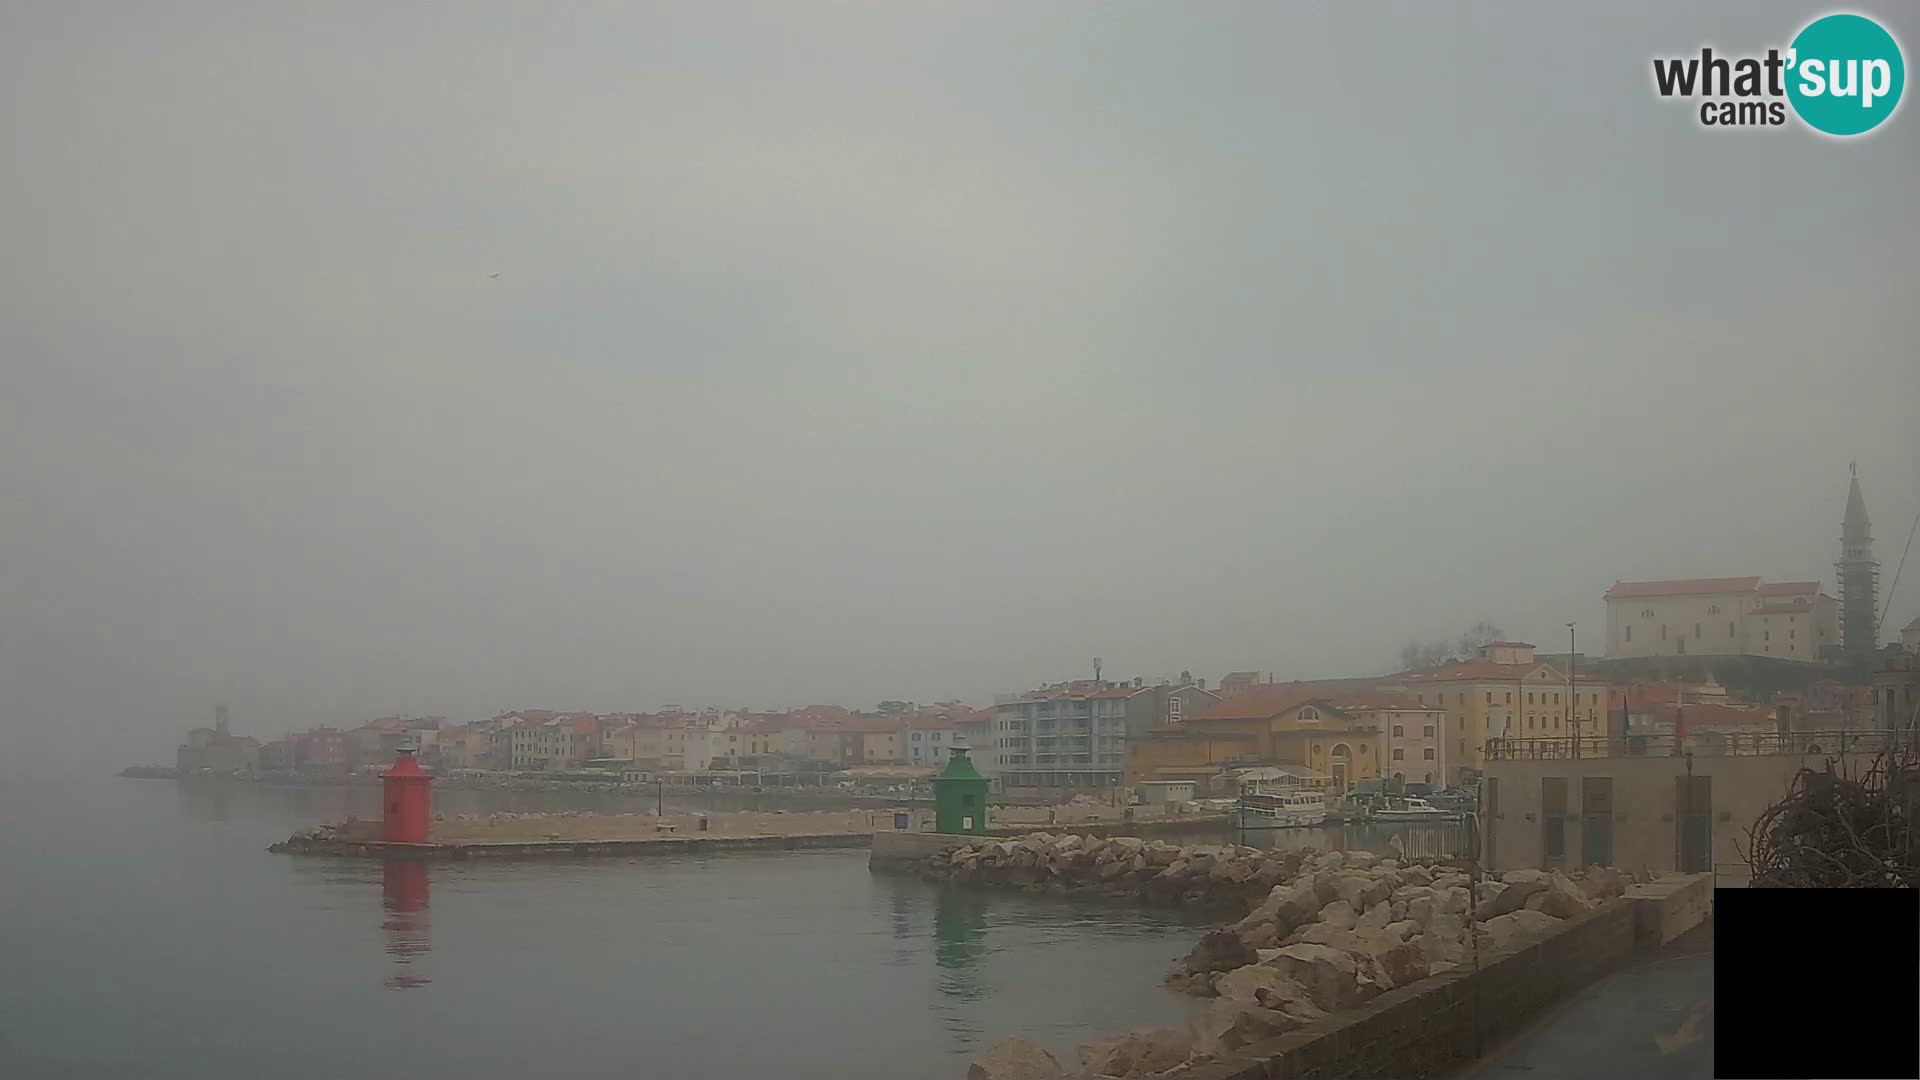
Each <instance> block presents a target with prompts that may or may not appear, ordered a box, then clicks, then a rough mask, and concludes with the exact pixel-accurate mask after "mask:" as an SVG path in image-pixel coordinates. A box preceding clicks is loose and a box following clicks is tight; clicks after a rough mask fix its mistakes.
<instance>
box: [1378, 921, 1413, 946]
mask: <svg viewBox="0 0 1920 1080" xmlns="http://www.w3.org/2000/svg"><path fill="white" fill-rule="evenodd" d="M1385 933H1386V934H1387V935H1388V936H1389V937H1394V938H1398V939H1399V940H1401V941H1406V940H1407V939H1409V938H1412V937H1416V936H1418V935H1419V933H1420V924H1419V923H1417V922H1414V921H1413V920H1412V919H1401V920H1399V921H1398V922H1390V923H1388V924H1387V928H1386V931H1385Z"/></svg>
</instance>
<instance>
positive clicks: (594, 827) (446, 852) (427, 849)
mask: <svg viewBox="0 0 1920 1080" xmlns="http://www.w3.org/2000/svg"><path fill="white" fill-rule="evenodd" d="M892 820H893V815H892V814H889V813H879V812H874V811H866V810H853V811H835V810H820V811H811V812H807V813H752V812H740V813H715V814H678V815H675V814H669V815H667V816H664V817H661V816H657V815H655V814H588V813H579V812H565V813H558V814H491V815H487V816H484V817H464V816H455V817H447V816H444V815H442V816H438V817H435V818H434V819H433V820H432V822H431V824H430V826H429V828H428V831H427V839H426V841H425V842H424V843H395V842H391V841H385V840H382V839H381V823H380V822H378V821H358V820H355V821H346V822H340V823H336V824H328V825H318V826H315V827H313V828H310V829H301V830H300V831H298V832H296V833H294V834H293V835H292V836H290V837H288V838H287V839H285V840H283V841H281V842H279V843H277V844H274V845H272V846H270V847H269V848H268V849H267V850H268V851H271V852H274V853H276V854H289V855H331V856H346V857H357V858H375V859H430V860H454V859H478V858H586V857H593V856H608V855H611V856H626V855H676V854H688V853H695V852H720V851H804V850H811V849H818V848H864V847H871V846H874V845H875V844H876V843H878V844H880V845H881V846H883V847H885V848H887V850H896V849H898V848H899V847H900V846H901V845H905V846H906V847H907V848H909V849H911V850H916V851H918V850H920V849H919V848H915V847H913V845H915V844H916V843H924V842H925V841H924V839H923V838H933V841H932V847H930V848H928V850H933V849H935V848H940V847H943V846H945V845H946V844H947V841H945V840H941V839H939V834H936V833H917V832H907V831H897V832H890V831H881V829H882V827H883V825H884V824H886V823H890V822H891V821H892ZM1225 824H1226V819H1225V818H1224V817H1197V816H1196V817H1181V818H1174V819H1168V820H1164V821H1155V822H1141V823H1133V824H1130V825H1122V824H1119V823H1114V824H1104V825H1089V826H1086V829H1087V831H1088V834H1089V835H1092V834H1097V833H1105V832H1110V831H1117V830H1119V829H1122V828H1128V829H1132V830H1134V831H1142V832H1159V831H1166V832H1190V831H1192V830H1194V829H1196V828H1198V829H1208V828H1214V827H1218V828H1222V829H1224V828H1225ZM990 833H991V834H995V835H998V834H1003V833H1004V834H1006V835H1016V834H1015V833H1014V832H1013V831H1012V830H990ZM877 838H884V839H877Z"/></svg>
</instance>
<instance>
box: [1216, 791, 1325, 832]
mask: <svg viewBox="0 0 1920 1080" xmlns="http://www.w3.org/2000/svg"><path fill="white" fill-rule="evenodd" d="M1235 809H1236V810H1237V811H1238V812H1239V816H1240V825H1241V827H1242V828H1260V829H1291V828H1305V827H1309V826H1313V825H1319V824H1321V823H1323V822H1325V821H1326V820H1327V795H1326V792H1324V791H1321V790H1319V789H1318V788H1285V789H1282V790H1277V791H1275V790H1261V789H1259V788H1251V789H1249V790H1247V791H1245V792H1243V793H1242V794H1241V796H1240V802H1239V804H1238V805H1237V806H1236V807H1235Z"/></svg>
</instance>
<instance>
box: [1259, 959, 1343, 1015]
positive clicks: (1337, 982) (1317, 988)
mask: <svg viewBox="0 0 1920 1080" xmlns="http://www.w3.org/2000/svg"><path fill="white" fill-rule="evenodd" d="M1267 964H1268V965H1270V966H1271V967H1273V968H1274V970H1276V971H1278V972H1280V973H1281V974H1282V975H1285V976H1286V977H1288V978H1289V979H1292V980H1293V981H1294V982H1296V983H1299V984H1300V985H1301V986H1304V987H1306V988H1307V992H1308V993H1309V994H1311V995H1312V996H1313V1003H1314V1004H1315V1005H1317V1006H1319V1007H1320V1008H1322V1009H1324V1010H1326V1011H1327V1012H1335V1011H1337V1010H1340V1009H1344V1008H1347V1007H1349V1006H1351V1005H1354V1004H1357V1003H1358V1001H1359V998H1358V994H1357V992H1356V979H1357V977H1358V974H1359V970H1358V966H1357V965H1356V964H1355V962H1354V959H1353V957H1352V956H1349V955H1348V954H1346V953H1345V952H1342V951H1341V950H1339V949H1337V948H1334V947H1333V946H1331V945H1316V944H1312V943H1308V942H1302V943H1300V944H1297V945H1289V946H1287V947H1286V948H1284V949H1281V950H1280V955H1278V956H1276V957H1274V958H1273V959H1271V960H1269V961H1267Z"/></svg>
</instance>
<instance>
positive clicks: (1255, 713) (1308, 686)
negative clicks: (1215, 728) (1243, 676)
mask: <svg viewBox="0 0 1920 1080" xmlns="http://www.w3.org/2000/svg"><path fill="white" fill-rule="evenodd" d="M1327 696H1328V695H1327V691H1326V690H1324V689H1323V688H1321V687H1318V686H1315V685H1313V684H1312V683H1303V682H1285V683H1255V684H1253V685H1252V686H1247V687H1242V688H1241V689H1239V690H1237V691H1235V692H1234V693H1233V694H1231V695H1230V696H1228V697H1227V698H1226V699H1225V700H1223V701H1216V702H1214V703H1213V704H1211V705H1209V706H1207V707H1206V708H1204V709H1201V710H1200V711H1199V712H1197V713H1195V714H1194V715H1192V716H1191V717H1188V719H1189V720H1264V719H1266V718H1267V717H1270V716H1278V715H1279V714H1281V713H1283V712H1286V711H1287V710H1288V709H1291V708H1293V707H1294V706H1295V705H1304V704H1306V703H1307V702H1309V701H1319V700H1324V699H1325V698H1326V697H1327Z"/></svg>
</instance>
